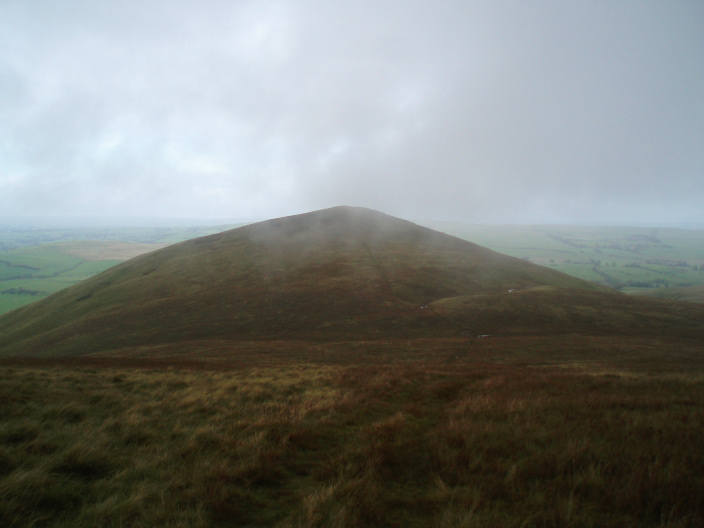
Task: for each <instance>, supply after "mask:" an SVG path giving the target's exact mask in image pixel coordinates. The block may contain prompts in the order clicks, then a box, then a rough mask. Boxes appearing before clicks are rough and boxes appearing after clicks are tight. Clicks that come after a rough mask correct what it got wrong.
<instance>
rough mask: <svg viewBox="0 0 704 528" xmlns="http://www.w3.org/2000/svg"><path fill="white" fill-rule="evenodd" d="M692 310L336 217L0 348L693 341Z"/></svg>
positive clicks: (90, 299)
mask: <svg viewBox="0 0 704 528" xmlns="http://www.w3.org/2000/svg"><path fill="white" fill-rule="evenodd" d="M546 286H549V287H551V289H547V290H545V289H539V288H537V287H546ZM702 310H704V307H702V308H701V309H700V310H697V309H696V308H694V307H691V306H689V305H681V304H677V303H671V302H669V303H663V302H659V301H656V300H645V299H636V300H633V299H629V298H626V297H625V296H623V295H619V294H616V293H611V292H608V291H606V290H605V289H603V288H601V287H599V286H596V285H594V284H592V283H588V282H585V281H581V280H579V279H575V278H573V277H570V276H567V275H565V274H562V273H559V272H556V271H553V270H550V269H548V268H545V267H541V266H536V265H534V264H531V263H529V262H526V261H524V260H521V259H516V258H513V257H509V256H505V255H501V254H498V253H495V252H493V251H490V250H488V249H485V248H482V247H480V246H477V245H475V244H472V243H470V242H466V241H463V240H460V239H458V238H455V237H451V236H448V235H445V234H443V233H440V232H437V231H433V230H430V229H427V228H424V227H420V226H418V225H415V224H412V223H410V222H406V221H404V220H400V219H397V218H393V217H390V216H387V215H384V214H382V213H378V212H375V211H371V210H367V209H360V208H349V207H338V208H333V209H327V210H323V211H317V212H314V213H308V214H303V215H297V216H293V217H288V218H282V219H277V220H271V221H267V222H261V223H258V224H252V225H249V226H245V227H242V228H238V229H233V230H231V231H227V232H223V233H219V234H215V235H211V236H206V237H201V238H198V239H194V240H190V241H186V242H183V243H180V244H175V245H172V246H169V247H166V248H164V249H162V250H159V251H156V252H153V253H149V254H146V255H142V256H140V257H137V258H135V259H133V260H131V261H128V262H125V263H123V264H121V265H118V266H115V267H114V268H111V269H109V270H107V271H105V272H103V273H101V274H100V275H98V276H95V277H93V278H91V279H89V280H87V281H85V282H83V283H81V284H78V285H76V286H73V287H71V288H68V289H66V290H64V291H61V292H59V293H57V294H55V295H53V296H52V297H50V298H47V299H45V300H43V301H41V302H38V303H36V304H33V305H31V306H27V307H25V308H23V309H20V310H16V311H14V312H11V313H9V314H5V315H4V316H2V317H0V350H2V354H3V355H5V356H9V355H15V354H25V355H82V354H89V353H96V352H105V351H115V352H117V351H123V352H124V351H125V350H127V349H133V350H137V349H139V350H146V349H147V348H149V347H163V346H167V345H169V344H174V345H178V344H181V343H184V342H189V343H198V342H201V343H202V342H206V341H212V340H224V341H233V342H245V341H257V340H307V341H321V340H322V341H336V340H337V341H340V340H348V341H349V340H357V341H359V340H374V339H402V338H411V337H443V336H445V337H446V336H456V335H459V334H470V335H473V334H503V335H515V334H544V333H563V334H566V333H585V334H590V333H591V334H594V333H597V334H598V333H603V332H615V333H617V334H630V335H642V334H646V335H647V334H653V333H665V334H667V335H674V334H676V335H678V336H690V337H696V336H699V335H701V332H702V325H703V324H704V323H702V322H701V321H704V318H702V317H701V315H702ZM194 346H196V345H194Z"/></svg>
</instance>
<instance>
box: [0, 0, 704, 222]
mask: <svg viewBox="0 0 704 528" xmlns="http://www.w3.org/2000/svg"><path fill="white" fill-rule="evenodd" d="M703 198H704V2H702V1H701V0H691V1H674V0H673V1H647V0H638V1H632V2H629V1H618V2H615V1H612V0H607V1H601V2H599V1H586V2H583V1H565V0H559V1H539V0H535V1H528V0H525V1H518V0H516V1H496V0H491V1H476V2H471V1H466V0H464V1H456V2H453V1H427V2H426V1H410V0H409V1H386V2H384V1H378V0H376V1H369V2H367V1H360V0H355V1H353V2H352V1H334V2H333V1H322V0H321V1H306V0H301V1H262V0H256V1H237V2H235V1H232V2H229V1H212V0H211V1H203V0H200V1H198V2H195V1H194V2H188V1H179V0H168V1H149V2H138V1H125V0H112V1H110V2H94V1H78V0H62V1H60V2H59V1H55V2H54V1H50V2H47V1H40V0H2V2H0V217H18V216H22V217H25V218H29V217H32V218H36V217H37V216H42V215H44V216H49V217H54V218H63V219H68V218H71V217H74V216H80V217H85V216H103V217H111V218H117V219H122V220H123V221H125V222H130V221H137V220H136V219H139V221H142V219H144V218H148V217H154V218H160V217H161V218H169V219H173V218H180V219H181V220H182V221H184V222H189V221H192V220H193V219H204V218H213V219H215V218H217V219H245V218H246V219H252V218H268V217H274V216H282V215H286V214H293V213H298V212H304V211H308V210H312V209H320V208H324V207H329V206H333V205H338V204H348V205H362V206H367V207H372V208H375V209H380V210H383V211H385V212H387V213H390V214H394V215H398V216H404V217H409V218H414V219H421V218H422V219H437V220H443V219H446V220H462V221H469V222H504V223H510V222H569V223H582V222H583V223H593V222H600V223H609V222H613V223H643V222H648V223H655V224H657V223H663V224H665V223H680V222H690V223H704V207H702V201H703Z"/></svg>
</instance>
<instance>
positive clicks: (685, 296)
mask: <svg viewBox="0 0 704 528" xmlns="http://www.w3.org/2000/svg"><path fill="white" fill-rule="evenodd" d="M632 293H633V294H634V295H642V296H644V297H653V298H655V299H673V300H678V301H689V302H698V303H704V286H688V287H684V288H657V289H643V290H636V291H633V292H632Z"/></svg>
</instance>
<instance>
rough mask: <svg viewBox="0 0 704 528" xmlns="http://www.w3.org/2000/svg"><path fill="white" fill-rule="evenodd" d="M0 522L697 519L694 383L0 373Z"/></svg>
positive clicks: (668, 522) (452, 524) (407, 371)
mask: <svg viewBox="0 0 704 528" xmlns="http://www.w3.org/2000/svg"><path fill="white" fill-rule="evenodd" d="M0 402H2V403H0V525H2V526H7V527H13V526H17V527H19V526H53V527H62V528H63V527H68V526H86V527H91V526H96V527H97V526H100V527H109V526H184V527H185V526H189V527H190V526H196V527H197V526H202V527H205V526H263V525H268V526H280V527H290V528H293V527H329V526H334V527H358V526H370V527H371V526H404V527H413V526H418V527H421V526H438V527H444V528H457V527H483V526H486V527H489V526H491V527H502V526H505V527H513V526H516V527H518V526H526V527H529V526H535V527H538V526H574V527H581V526H605V527H608V526H613V527H616V526H619V527H620V526H634V527H635V526H638V527H641V526H653V527H665V526H667V527H690V526H691V527H694V526H701V525H702V524H703V523H704V459H703V458H702V456H701V453H702V448H703V447H704V446H703V445H702V440H701V439H702V438H704V385H702V383H701V380H700V379H697V378H692V379H688V378H687V377H685V376H679V377H677V378H674V377H665V376H662V377H660V376H652V375H648V376H646V375H639V374H630V375H628V376H621V375H619V374H618V373H614V372H611V373H608V374H601V373H589V372H582V373H580V372H577V371H573V370H569V369H557V368H555V369H546V368H529V367H519V366H509V365H503V366H498V365H485V366H480V365H473V366H461V365H454V366H452V367H438V366H437V365H436V366H435V367H430V366H428V365H422V364H412V363H405V364H403V365H399V364H394V365H382V364H379V365H373V366H368V367H343V366H340V367H314V366H296V365H290V366H287V367H286V368H276V367H269V368H259V369H240V370H232V371H229V372H222V371H221V372H217V371H187V370H179V369H170V370H136V369H132V370H128V369H122V370H120V369H100V368H92V369H91V368H75V369H70V368H55V369H44V368H30V367H14V368H10V367H1V368H0Z"/></svg>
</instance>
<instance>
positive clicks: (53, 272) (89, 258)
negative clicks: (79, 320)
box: [0, 226, 233, 313]
mask: <svg viewBox="0 0 704 528" xmlns="http://www.w3.org/2000/svg"><path fill="white" fill-rule="evenodd" d="M229 227H233V226H219V227H185V228H121V229H117V228H114V229H106V228H105V229H97V228H96V229H85V228H84V229H38V228H32V229H28V228H23V229H0V313H4V312H8V311H10V310H13V309H15V308H19V307H20V306H24V305H26V304H30V303H32V302H34V301H38V300H39V299H43V298H44V297H46V296H48V295H50V294H52V293H55V292H57V291H59V290H62V289H64V288H66V287H68V286H71V285H72V284H76V283H77V282H80V281H82V280H85V279H87V278H89V277H92V276H93V275H96V274H98V273H100V272H102V271H105V270H106V269H108V268H111V267H112V266H114V265H115V264H118V263H120V262H122V261H124V260H127V259H129V258H132V257H134V256H136V255H138V254H141V253H145V252H147V251H152V250H155V249H159V248H161V247H164V246H165V245H168V244H173V243H176V242H180V241H183V240H187V239H189V238H195V237H199V236H205V235H208V234H212V233H217V232H219V231H222V230H223V229H227V228H229Z"/></svg>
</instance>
